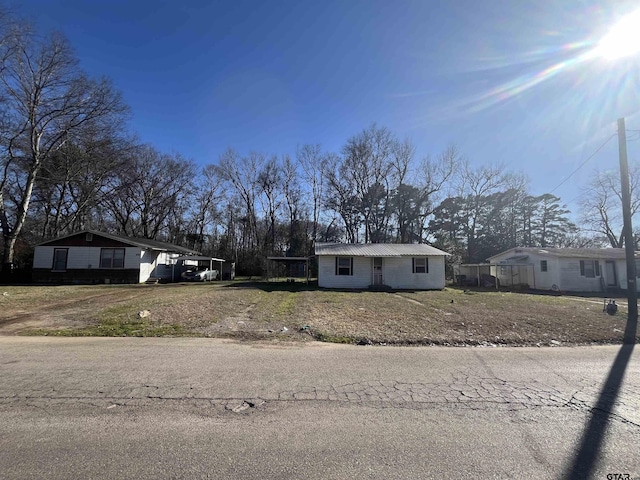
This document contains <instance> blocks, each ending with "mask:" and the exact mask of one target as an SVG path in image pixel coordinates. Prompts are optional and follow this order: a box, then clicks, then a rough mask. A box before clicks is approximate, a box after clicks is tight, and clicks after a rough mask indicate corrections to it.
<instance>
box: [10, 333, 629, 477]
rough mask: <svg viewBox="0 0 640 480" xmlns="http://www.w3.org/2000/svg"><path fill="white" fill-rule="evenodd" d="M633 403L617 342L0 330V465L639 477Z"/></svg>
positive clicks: (38, 471)
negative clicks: (469, 343) (267, 338)
mask: <svg viewBox="0 0 640 480" xmlns="http://www.w3.org/2000/svg"><path fill="white" fill-rule="evenodd" d="M639 407H640V353H638V351H637V349H636V350H634V349H633V347H632V346H626V347H620V346H617V347H615V346H614V347H574V348H569V347H567V348H565V347H560V348H433V347H428V348H425V347H421V348H401V347H355V346H340V345H329V344H317V343H314V344H307V345H300V344H297V345H289V346H286V345H284V346H283V345H269V344H244V345H243V344H236V343H230V342H225V341H220V340H212V339H185V338H182V339H134V338H68V339H66V338H45V337H40V338H26V337H25V338H20V337H0V478H2V479H28V478H38V479H40V478H51V479H55V478H83V479H90V478H100V479H102V478H108V479H111V478H113V479H116V478H117V479H127V478H135V479H137V478H185V479H186V478H305V479H306V478H310V479H315V478H384V479H387V478H391V479H393V478H398V479H400V478H402V479H406V478H421V479H422V478H437V479H440V478H530V479H535V478H544V479H546V478H576V479H577V478H588V477H591V478H602V479H612V478H616V479H623V478H637V479H640V454H639V453H638V452H640V447H639V445H640V408H639ZM614 475H620V476H614ZM625 475H628V476H625Z"/></svg>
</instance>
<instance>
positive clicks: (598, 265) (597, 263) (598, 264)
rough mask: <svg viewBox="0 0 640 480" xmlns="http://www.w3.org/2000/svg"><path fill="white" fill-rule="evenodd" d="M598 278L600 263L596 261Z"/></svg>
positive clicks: (597, 275)
mask: <svg viewBox="0 0 640 480" xmlns="http://www.w3.org/2000/svg"><path fill="white" fill-rule="evenodd" d="M599 276H600V262H599V261H598V260H596V277H599Z"/></svg>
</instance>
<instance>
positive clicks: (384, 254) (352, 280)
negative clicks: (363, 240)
mask: <svg viewBox="0 0 640 480" xmlns="http://www.w3.org/2000/svg"><path fill="white" fill-rule="evenodd" d="M315 254H316V256H317V257H318V286H320V287H324V288H368V287H370V286H374V287H376V286H387V287H390V288H397V289H417V290H436V289H442V288H444V286H445V271H444V259H445V257H446V256H447V255H449V254H448V253H446V252H443V251H442V250H438V249H437V248H434V247H431V246H429V245H425V244H390V243H368V244H345V243H318V244H316V247H315Z"/></svg>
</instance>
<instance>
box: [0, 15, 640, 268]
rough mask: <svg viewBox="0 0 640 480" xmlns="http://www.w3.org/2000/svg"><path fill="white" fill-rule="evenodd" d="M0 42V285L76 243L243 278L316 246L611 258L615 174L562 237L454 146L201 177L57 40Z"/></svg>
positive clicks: (616, 208) (560, 210) (537, 208)
mask: <svg viewBox="0 0 640 480" xmlns="http://www.w3.org/2000/svg"><path fill="white" fill-rule="evenodd" d="M0 28H1V35H0V37H1V38H0V155H1V157H0V158H1V163H0V167H1V168H2V171H1V173H0V228H1V229H2V252H3V253H2V255H3V270H4V271H5V272H6V271H8V270H10V269H11V268H12V266H14V265H15V266H18V267H29V266H30V261H31V260H30V253H31V251H32V247H33V245H35V244H37V243H39V242H42V241H44V240H48V239H51V238H55V237H58V236H60V235H64V234H68V233H72V232H75V231H78V230H81V229H95V230H103V231H108V232H111V233H115V234H121V235H125V236H131V237H144V238H150V239H157V240H163V241H167V242H172V243H176V244H181V245H184V246H188V247H191V248H194V249H197V250H199V251H201V252H202V253H203V254H207V255H214V256H217V257H222V258H225V259H228V260H230V261H235V262H236V263H237V272H238V274H252V275H258V274H261V273H262V272H263V271H264V267H265V264H264V262H265V257H266V256H269V255H290V256H301V255H308V254H311V253H313V245H314V243H315V242H325V241H344V242H365V243H381V242H395V243H430V244H432V245H434V246H436V247H438V248H441V249H443V250H445V251H447V252H449V253H451V254H452V256H451V259H450V263H451V262H471V263H476V262H482V261H485V260H486V259H487V257H489V256H491V255H493V254H496V253H498V252H500V251H503V250H506V249H508V248H511V247H515V246H539V247H563V246H574V247H584V246H602V245H610V246H614V247H620V246H622V244H623V243H622V242H623V238H622V232H621V230H622V228H621V224H622V221H621V218H620V217H621V213H620V210H621V209H620V198H619V197H620V194H619V190H620V188H619V180H618V179H617V177H616V172H602V173H600V172H595V173H594V175H593V180H592V182H591V183H590V185H589V186H588V189H587V190H586V192H588V193H587V194H585V196H584V198H583V199H582V209H581V212H580V217H579V219H580V223H581V227H578V226H577V225H576V224H575V223H574V222H573V221H572V220H571V212H570V211H569V210H568V209H567V207H566V206H565V205H564V204H563V202H562V200H561V199H560V198H559V197H557V196H555V195H553V194H551V193H544V194H540V195H534V194H532V193H531V192H530V190H529V184H528V181H527V179H526V177H525V176H524V175H523V174H521V173H519V172H513V171H509V170H508V169H506V168H505V167H504V166H501V165H499V164H495V165H480V166H478V165H475V164H473V163H472V162H470V161H468V160H467V159H466V158H465V157H464V156H463V155H462V154H461V152H460V151H459V149H458V148H457V147H456V146H455V145H451V146H449V147H447V148H446V149H445V150H444V151H442V152H440V153H438V154H437V155H435V156H427V157H425V158H417V156H416V151H415V147H414V146H413V144H412V143H411V142H410V141H409V140H403V139H400V138H398V137H397V136H396V135H395V134H394V133H393V132H392V130H390V129H388V128H386V127H383V126H378V125H376V124H372V125H370V126H368V127H367V128H365V129H363V130H362V131H361V132H359V133H356V134H354V135H352V136H350V137H347V138H346V140H345V142H344V144H343V146H342V148H341V149H340V151H339V152H327V151H324V150H323V149H322V147H321V145H317V144H303V145H300V146H298V147H297V148H296V149H295V152H293V154H288V153H285V154H266V153H261V152H249V153H246V154H245V153H240V152H239V151H237V150H234V149H231V148H229V149H228V150H226V151H224V152H222V153H221V154H220V155H219V157H218V158H217V159H214V161H213V162H212V163H210V164H207V165H205V166H204V167H203V166H202V163H203V162H202V159H201V161H200V163H196V162H195V161H193V160H191V159H186V158H184V157H182V156H181V155H180V154H178V153H165V152H161V151H159V150H158V149H156V148H155V147H154V146H153V145H148V144H143V143H141V142H139V141H137V139H136V138H135V135H134V134H133V133H132V132H131V130H130V129H129V127H128V123H127V121H128V115H129V108H128V106H127V105H126V104H125V102H124V101H123V99H122V97H121V95H120V93H119V92H118V91H117V89H115V87H114V86H113V84H112V83H111V82H110V81H109V80H108V79H105V78H92V77H90V76H88V75H87V74H86V73H85V72H83V71H82V69H81V68H80V66H79V64H78V60H77V58H76V57H75V56H74V54H73V51H72V49H71V46H70V45H69V43H68V42H67V40H66V39H65V38H64V37H63V36H61V35H60V34H47V35H43V34H41V33H40V32H38V31H36V30H35V29H34V28H33V27H32V26H30V25H29V24H27V23H25V22H22V21H20V20H17V19H15V18H12V17H9V16H7V15H5V16H4V17H3V18H2V24H1V25H0ZM632 171H633V173H632V182H631V183H632V191H633V199H634V200H633V212H634V213H635V212H636V210H637V208H638V206H640V198H639V197H638V189H636V188H635V186H636V185H637V183H638V180H639V179H640V178H639V177H640V175H639V173H638V170H637V169H632ZM639 237H640V236H639Z"/></svg>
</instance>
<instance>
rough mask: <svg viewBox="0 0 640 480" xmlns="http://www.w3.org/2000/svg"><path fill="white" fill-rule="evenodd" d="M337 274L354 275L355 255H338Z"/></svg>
mask: <svg viewBox="0 0 640 480" xmlns="http://www.w3.org/2000/svg"><path fill="white" fill-rule="evenodd" d="M336 275H353V257H336Z"/></svg>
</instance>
